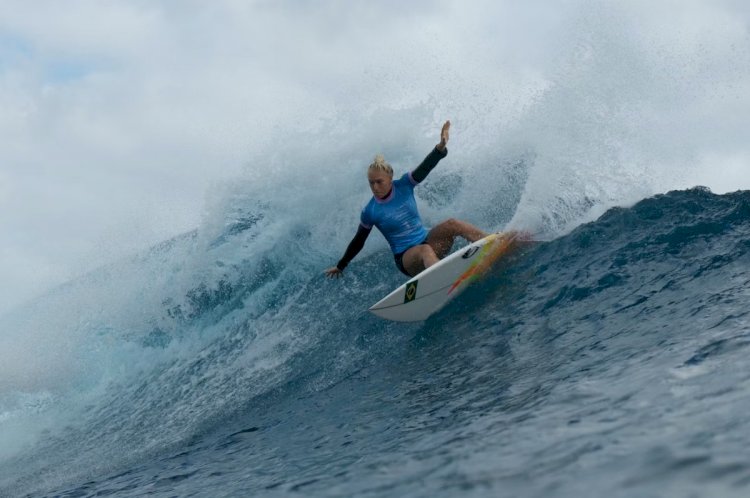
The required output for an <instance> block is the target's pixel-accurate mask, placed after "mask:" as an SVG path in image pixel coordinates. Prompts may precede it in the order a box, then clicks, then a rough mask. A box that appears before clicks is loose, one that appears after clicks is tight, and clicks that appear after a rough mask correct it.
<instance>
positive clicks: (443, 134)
mask: <svg viewBox="0 0 750 498" xmlns="http://www.w3.org/2000/svg"><path fill="white" fill-rule="evenodd" d="M450 129H451V122H450V120H448V121H446V122H445V124H444V125H443V129H442V130H440V143H439V144H437V145H436V147H437V149H438V150H439V151H440V152H442V151H444V150H445V146H446V145H448V136H449V134H450V133H449V132H450Z"/></svg>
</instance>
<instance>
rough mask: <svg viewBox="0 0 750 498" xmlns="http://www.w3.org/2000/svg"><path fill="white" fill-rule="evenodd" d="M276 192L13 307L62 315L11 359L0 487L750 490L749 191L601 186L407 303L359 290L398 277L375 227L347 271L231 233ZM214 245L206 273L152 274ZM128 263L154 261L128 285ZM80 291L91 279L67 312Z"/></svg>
mask: <svg viewBox="0 0 750 498" xmlns="http://www.w3.org/2000/svg"><path fill="white" fill-rule="evenodd" d="M258 209H260V208H258ZM235 214H236V213H235ZM268 217H269V216H268V214H267V213H266V214H265V215H263V213H262V210H258V211H256V212H255V213H254V214H253V216H249V215H248V213H245V214H238V215H237V217H236V218H234V220H233V221H232V222H231V223H227V224H226V225H225V227H224V230H223V234H222V236H220V237H213V238H211V240H210V241H204V242H205V243H204V242H201V240H202V236H201V234H200V233H199V232H195V233H190V234H186V235H185V236H183V237H181V238H178V239H175V240H173V241H170V242H168V243H165V244H163V245H162V246H160V247H157V248H154V249H152V250H151V251H150V252H149V253H148V254H145V255H143V256H141V257H138V258H133V259H132V260H130V261H128V262H127V263H121V264H119V266H118V265H114V266H112V267H108V268H104V269H102V270H100V271H99V272H95V273H93V274H90V275H88V276H87V277H85V278H84V279H82V280H80V281H77V282H74V283H71V284H70V285H69V286H68V287H65V288H63V289H60V290H58V291H57V292H56V293H53V294H51V295H50V296H47V297H46V298H44V299H42V300H40V302H39V303H37V304H34V305H30V306H31V307H32V308H33V307H34V306H36V307H37V308H36V309H35V310H34V309H29V308H28V307H27V308H26V309H24V310H23V311H21V312H19V313H16V314H15V315H13V316H10V317H6V318H5V322H4V323H5V326H6V327H8V323H12V324H14V326H16V327H21V328H23V327H24V326H26V327H27V328H26V329H24V330H31V329H34V330H35V333H37V334H42V333H43V329H44V326H45V325H44V324H45V322H44V321H43V320H42V318H40V317H41V316H43V315H44V314H45V313H51V315H52V316H53V317H54V322H55V324H56V325H55V327H53V328H54V330H55V333H56V334H58V335H57V337H58V340H57V342H56V343H55V346H54V351H45V350H44V348H41V349H42V350H41V351H40V350H37V351H36V353H38V354H41V355H42V357H43V362H42V361H41V360H40V364H39V365H37V366H36V369H35V370H34V371H33V372H34V374H33V375H32V374H31V373H30V372H31V370H30V369H31V367H28V369H27V370H26V371H25V372H26V376H25V377H23V376H21V375H20V374H19V376H18V377H17V378H15V379H14V378H11V379H10V380H7V379H6V380H5V381H4V382H5V383H6V384H9V383H11V384H13V385H14V386H15V387H14V389H10V387H8V385H6V386H4V387H5V389H4V391H3V392H4V393H5V394H4V395H3V397H2V398H1V399H0V403H1V405H0V406H2V408H3V412H2V413H3V418H2V419H0V424H2V425H0V430H2V433H0V434H2V436H3V438H4V440H5V441H6V442H7V444H6V445H5V449H4V450H3V454H1V455H0V456H2V458H3V459H2V460H0V495H2V496H102V495H114V496H144V495H150V496H213V497H218V496H352V495H357V496H446V497H449V496H457V495H461V496H571V497H572V496H602V495H604V494H608V495H611V496H747V494H748V493H750V417H748V416H747V414H748V413H750V362H748V361H747V354H748V352H750V348H749V347H748V346H750V321H749V317H748V310H747V302H748V295H749V294H750V192H747V191H738V192H735V193H730V194H725V195H716V194H713V193H711V192H710V191H708V190H707V189H702V188H695V189H690V190H683V191H672V192H669V193H667V194H664V195H657V196H654V197H649V198H646V199H643V200H642V201H640V202H638V203H636V204H635V205H633V206H631V207H618V208H613V209H610V210H608V211H607V212H606V213H604V214H603V215H602V216H601V217H600V218H599V219H597V220H595V221H593V222H590V223H585V224H582V225H580V226H578V227H577V228H576V229H575V230H573V231H572V232H570V233H568V234H567V235H563V236H560V237H558V238H554V239H552V240H548V241H544V242H540V243H538V244H536V245H534V246H532V247H529V248H527V249H525V250H524V251H523V252H521V253H519V254H517V255H515V256H514V257H513V258H511V259H510V260H507V261H504V262H501V263H500V264H499V265H498V266H497V267H496V268H495V269H494V270H493V272H492V273H491V274H490V275H488V276H487V278H485V279H484V280H483V281H481V282H479V283H477V284H476V285H474V286H473V287H471V288H470V289H469V290H467V292H466V293H465V294H463V295H462V296H461V297H460V298H459V299H458V300H457V301H456V302H454V303H452V304H451V305H450V306H449V307H447V308H446V309H444V310H443V311H441V312H440V313H438V314H437V315H435V316H433V317H432V318H430V319H429V320H428V321H426V322H424V323H419V324H408V325H407V324H397V323H392V322H386V321H382V320H379V319H377V318H376V317H374V316H371V315H370V314H368V313H367V312H366V308H367V306H368V305H369V304H371V303H372V302H374V301H375V300H377V299H378V298H379V297H381V296H382V295H383V294H384V293H385V292H386V291H387V290H388V289H390V288H391V287H393V286H394V285H396V284H397V283H398V282H399V281H400V277H399V276H398V273H397V272H396V271H395V270H393V269H392V268H391V267H390V266H389V265H392V263H391V261H390V256H389V255H388V252H387V250H385V249H384V248H380V249H378V250H374V251H372V252H371V253H369V254H365V255H364V256H362V257H361V259H359V258H358V259H357V260H356V261H355V263H353V266H352V268H350V269H349V270H348V274H347V275H346V277H345V279H344V280H342V281H338V282H332V281H326V280H325V279H324V278H323V277H322V276H321V274H320V271H319V270H320V268H318V267H314V268H312V267H311V268H307V267H306V266H305V264H304V262H303V261H299V268H298V269H293V268H290V267H289V265H285V264H284V262H283V258H282V257H281V256H280V255H279V251H278V246H274V245H270V246H269V249H268V250H267V251H266V252H265V253H255V254H252V255H251V254H245V255H244V256H243V257H242V258H241V259H239V260H237V261H235V262H229V261H228V260H227V259H226V257H223V256H221V253H220V251H221V250H222V247H227V246H232V245H233V244H234V249H233V250H234V251H236V250H237V248H238V247H242V246H243V244H251V243H252V241H256V242H257V241H258V240H259V237H258V234H260V233H262V231H263V230H264V220H265V219H267V218H268ZM265 229H266V230H267V229H268V227H267V226H266V228H265ZM295 237H297V238H302V239H304V238H305V237H313V235H311V234H309V233H308V234H304V233H301V232H300V233H296V234H295ZM286 243H287V244H292V242H291V241H287V242H286ZM230 252H231V251H230ZM209 254H210V255H212V258H213V259H211V260H210V264H207V266H205V267H204V269H205V272H204V273H203V274H202V275H201V278H203V279H205V280H204V283H203V284H202V285H195V284H194V282H191V285H192V287H191V286H188V287H189V288H188V289H187V290H186V291H185V292H183V293H182V294H177V293H175V294H172V295H169V296H166V297H164V296H161V297H160V298H159V299H151V297H152V294H153V295H158V294H159V292H164V290H165V289H172V290H174V289H176V288H179V285H178V283H179V282H178V283H176V282H175V281H179V280H180V275H182V274H183V273H184V272H186V271H187V270H186V269H185V268H181V267H178V266H177V265H178V262H179V261H181V260H187V261H190V262H191V264H193V265H195V264H197V263H196V261H198V260H202V259H201V258H203V259H205V258H206V257H207V255H209ZM227 254H229V253H227ZM225 256H226V254H225ZM232 265H234V266H232ZM157 268H159V269H161V272H156V271H155V269H157ZM216 268H219V269H220V271H219V270H216ZM384 268H387V269H388V271H385V270H384ZM209 269H213V270H212V271H216V272H217V273H211V271H209ZM391 270H393V271H391ZM191 271H193V270H191ZM134 272H136V273H137V272H145V273H147V274H149V275H151V280H150V282H151V285H152V287H149V285H147V284H148V282H149V280H146V279H141V280H139V282H140V283H141V284H142V285H143V289H142V292H141V293H140V294H138V295H136V296H131V295H130V293H129V292H128V293H125V294H124V295H122V296H119V295H117V288H118V287H121V286H122V285H125V281H126V279H127V275H132V274H133V273H134ZM170 272H171V273H170ZM158 275H160V276H158ZM165 275H166V276H165ZM212 275H213V276H212ZM215 275H223V277H221V278H216V277H215ZM139 278H140V277H139ZM211 278H214V280H211ZM160 279H163V281H162V280H160ZM157 284H158V285H157ZM156 289H159V291H158V292H157V290H156ZM71 296H76V297H75V301H76V302H78V303H81V302H88V303H96V305H95V306H90V307H89V311H87V312H85V313H84V314H83V315H81V314H80V313H76V314H73V315H71V316H67V315H66V313H65V310H66V309H68V308H69V307H70V305H71V300H72V299H73V298H72V297H71ZM131 300H133V301H136V302H138V303H141V305H142V306H141V309H140V312H138V313H137V312H136V311H135V310H136V309H138V307H136V308H132V307H128V306H129V304H128V303H130V301H131ZM107 303H111V308H108V304H107ZM94 308H96V309H94ZM50 309H51V310H52V311H44V310H50ZM141 315H142V316H141ZM30 317H32V318H30ZM33 317H36V318H33ZM126 325H127V326H126ZM60 334H63V335H65V336H66V337H67V339H65V340H60V338H59V335H60ZM49 337H52V336H51V335H50V336H49ZM73 337H77V338H78V339H79V340H75V341H74V340H73V339H72V338H73ZM35 344H39V343H38V342H37V343H35ZM23 354H24V351H23V350H19V353H18V355H17V356H23ZM58 361H59V364H58V363H56V362H58ZM68 362H73V363H75V365H76V366H75V367H69V368H68V369H66V368H63V367H62V366H60V365H69V363H68ZM41 363H43V365H42V364H41ZM45 372H46V376H45ZM32 377H33V379H32Z"/></svg>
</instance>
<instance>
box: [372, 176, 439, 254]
mask: <svg viewBox="0 0 750 498" xmlns="http://www.w3.org/2000/svg"><path fill="white" fill-rule="evenodd" d="M417 185H418V183H417V181H416V180H414V178H412V175H411V173H406V174H404V176H402V177H401V178H399V179H398V180H396V181H395V182H393V188H392V189H391V193H390V194H388V197H386V198H385V199H378V198H376V197H374V196H373V198H372V199H370V202H368V203H367V205H366V206H365V207H364V209H363V210H362V215H361V216H360V221H359V223H360V225H362V226H363V227H364V228H365V229H367V230H370V229H372V227H373V226H376V227H378V230H380V232H381V233H382V234H383V236H384V237H385V240H387V241H388V244H389V245H390V246H391V251H393V254H400V253H402V252H405V251H406V250H407V249H409V248H410V247H414V246H416V245H419V244H421V243H423V242H424V239H426V238H427V230H425V228H424V226H422V219H421V218H420V217H419V211H417V200H416V199H415V198H414V187H416V186H417Z"/></svg>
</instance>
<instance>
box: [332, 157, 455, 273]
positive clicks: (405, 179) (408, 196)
mask: <svg viewBox="0 0 750 498" xmlns="http://www.w3.org/2000/svg"><path fill="white" fill-rule="evenodd" d="M447 154H448V149H443V150H442V151H441V150H439V149H437V148H435V149H433V150H432V151H431V152H430V153H429V154H428V155H427V157H425V159H424V161H422V163H421V164H420V165H419V166H417V168H416V169H415V170H414V171H412V172H411V173H406V174H405V175H403V176H402V177H401V178H399V179H398V180H396V181H394V182H393V188H392V189H391V192H390V193H389V194H388V195H387V196H386V197H385V198H384V199H376V198H375V197H374V196H373V198H372V199H370V202H368V203H367V205H366V206H365V207H364V209H363V210H362V214H361V216H360V223H359V229H358V230H357V234H356V235H355V236H354V238H353V239H352V241H351V242H350V243H349V246H348V247H347V248H346V252H345V253H344V256H343V257H342V258H341V259H340V260H339V262H338V263H337V264H336V267H337V268H338V269H339V270H343V269H344V268H346V266H347V265H348V264H349V262H350V261H351V260H352V259H353V258H354V256H356V255H357V254H358V253H359V251H361V250H362V248H363V247H364V245H365V240H367V236H368V235H370V231H372V227H373V226H375V227H378V230H380V232H381V233H382V234H383V235H384V236H385V239H386V240H387V241H388V244H389V245H390V246H391V251H393V254H394V255H395V256H396V265H397V266H398V267H399V270H401V271H402V272H403V273H406V274H407V275H408V273H407V272H406V270H405V269H404V268H403V265H402V264H401V262H400V257H401V256H402V255H403V253H404V252H406V251H407V250H408V249H409V248H411V247H414V246H416V245H419V244H423V243H424V241H425V239H426V238H427V230H425V228H424V226H422V219H421V218H420V217H419V211H418V210H417V201H416V199H415V198H414V187H416V186H417V185H418V184H419V183H420V182H421V181H422V180H424V179H425V178H426V177H427V175H428V174H429V173H430V171H432V169H433V168H434V167H435V166H437V163H438V162H439V161H440V160H441V159H442V158H444V157H445V156H446V155H447Z"/></svg>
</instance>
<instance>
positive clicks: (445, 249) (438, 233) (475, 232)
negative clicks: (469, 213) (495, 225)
mask: <svg viewBox="0 0 750 498" xmlns="http://www.w3.org/2000/svg"><path fill="white" fill-rule="evenodd" d="M486 236H487V233H486V232H483V231H482V230H480V229H478V228H477V227H475V226H474V225H472V224H470V223H466V222H465V221H461V220H457V219H455V218H450V219H447V220H445V221H443V222H442V223H439V224H438V225H436V226H435V227H434V228H433V229H432V230H430V233H429V235H428V236H427V243H428V244H429V245H430V246H432V248H433V249H434V250H435V254H437V256H438V258H440V259H443V258H444V257H446V256H447V255H448V253H449V252H450V250H451V248H452V247H453V241H454V240H455V238H456V237H463V238H464V239H466V240H468V241H469V242H476V241H477V240H479V239H481V238H484V237H486Z"/></svg>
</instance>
